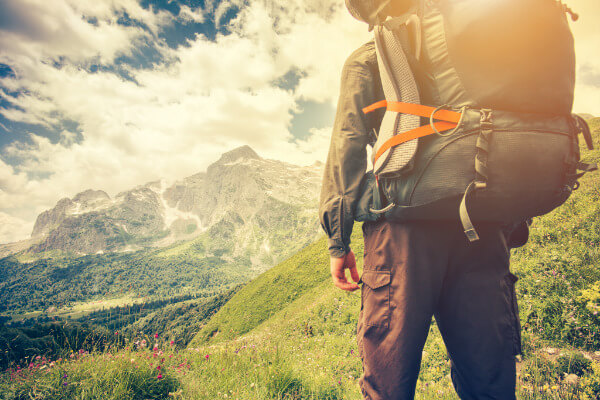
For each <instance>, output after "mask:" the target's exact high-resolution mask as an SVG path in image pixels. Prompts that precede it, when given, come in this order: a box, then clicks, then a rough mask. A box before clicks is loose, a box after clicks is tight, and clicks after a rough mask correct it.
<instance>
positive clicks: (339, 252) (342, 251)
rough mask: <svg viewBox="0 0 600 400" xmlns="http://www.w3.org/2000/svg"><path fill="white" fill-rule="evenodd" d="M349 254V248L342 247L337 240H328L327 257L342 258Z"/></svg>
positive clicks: (346, 246)
mask: <svg viewBox="0 0 600 400" xmlns="http://www.w3.org/2000/svg"><path fill="white" fill-rule="evenodd" d="M348 252H350V246H348V245H344V244H343V243H342V242H340V241H339V240H333V239H329V256H330V257H334V258H344V256H346V254H348Z"/></svg>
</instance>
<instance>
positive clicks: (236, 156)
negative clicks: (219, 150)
mask: <svg viewBox="0 0 600 400" xmlns="http://www.w3.org/2000/svg"><path fill="white" fill-rule="evenodd" d="M240 159H244V160H262V158H261V157H260V156H259V155H258V154H256V152H255V151H254V150H252V148H251V147H250V146H248V145H245V146H241V147H238V148H236V149H233V150H231V151H228V152H227V153H223V155H222V156H221V158H219V161H217V162H216V163H215V164H227V163H233V162H236V161H237V160H240Z"/></svg>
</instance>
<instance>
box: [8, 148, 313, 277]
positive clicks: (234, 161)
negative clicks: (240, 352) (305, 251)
mask: <svg viewBox="0 0 600 400" xmlns="http://www.w3.org/2000/svg"><path fill="white" fill-rule="evenodd" d="M320 179H321V165H320V164H315V165H313V166H308V167H299V166H295V165H292V164H288V163H284V162H281V161H275V160H267V159H263V158H261V157H260V156H259V155H258V154H257V153H256V152H255V151H254V150H252V149H251V148H250V147H249V146H243V147H240V148H237V149H234V150H232V151H229V152H227V153H225V154H223V155H222V156H221V157H220V159H219V160H218V161H217V162H215V163H213V164H211V165H210V166H209V167H208V168H207V170H206V172H200V173H197V174H195V175H192V176H189V177H187V178H184V179H182V180H180V181H177V182H175V183H173V184H171V185H167V184H166V183H165V181H164V180H158V181H154V182H149V183H146V184H143V185H140V186H137V187H135V188H133V189H130V190H127V191H124V192H121V193H118V194H117V195H116V196H115V197H114V198H111V197H110V196H109V195H108V194H107V193H106V192H104V191H102V190H92V189H88V190H85V191H83V192H81V193H78V194H77V195H75V196H74V197H73V198H63V199H61V200H60V201H58V203H57V204H56V206H55V207H54V208H52V209H50V210H47V211H44V212H43V213H41V214H40V215H39V216H38V217H37V219H36V222H35V225H34V228H33V231H32V233H31V239H28V240H25V241H21V242H17V243H9V244H4V245H0V257H2V256H6V255H9V254H12V253H17V252H22V253H25V254H28V255H30V256H34V257H35V255H36V254H41V255H43V254H48V253H52V252H56V251H59V252H67V253H70V254H73V255H85V254H97V253H104V252H115V251H118V252H122V251H135V250H139V249H142V248H146V247H165V246H169V245H172V244H174V243H177V242H184V241H189V240H191V239H198V240H197V243H196V245H197V246H203V247H204V251H205V253H206V255H207V256H212V255H217V256H219V257H220V256H225V257H239V256H246V257H247V258H248V260H249V262H250V263H251V264H252V265H255V266H259V265H272V264H273V263H274V262H275V261H278V260H279V259H281V257H284V256H287V255H289V254H291V252H293V251H294V250H297V249H299V248H301V247H302V246H304V245H306V244H307V243H309V242H311V241H312V240H314V239H315V237H316V235H318V234H319V227H318V221H317V196H318V190H319V184H320ZM201 237H203V238H204V239H201ZM290 246H291V247H290Z"/></svg>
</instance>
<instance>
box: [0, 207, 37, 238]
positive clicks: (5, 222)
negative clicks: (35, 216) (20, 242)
mask: <svg viewBox="0 0 600 400" xmlns="http://www.w3.org/2000/svg"><path fill="white" fill-rule="evenodd" d="M32 230H33V222H32V221H25V220H23V219H20V218H15V217H13V216H11V215H9V214H6V213H4V212H2V211H0V243H7V242H12V241H14V238H15V237H21V238H26V237H28V236H29V234H30V233H31V231H32Z"/></svg>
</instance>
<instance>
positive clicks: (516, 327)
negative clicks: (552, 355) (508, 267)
mask: <svg viewBox="0 0 600 400" xmlns="http://www.w3.org/2000/svg"><path fill="white" fill-rule="evenodd" d="M504 280H505V282H506V286H507V288H508V306H509V309H510V319H511V325H512V333H513V353H514V354H515V355H517V354H521V321H520V320H519V305H518V304H517V294H516V292H515V283H516V282H517V281H518V280H519V278H518V277H517V276H516V275H514V274H512V273H510V272H509V273H508V274H507V275H506V276H505V277H504Z"/></svg>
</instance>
